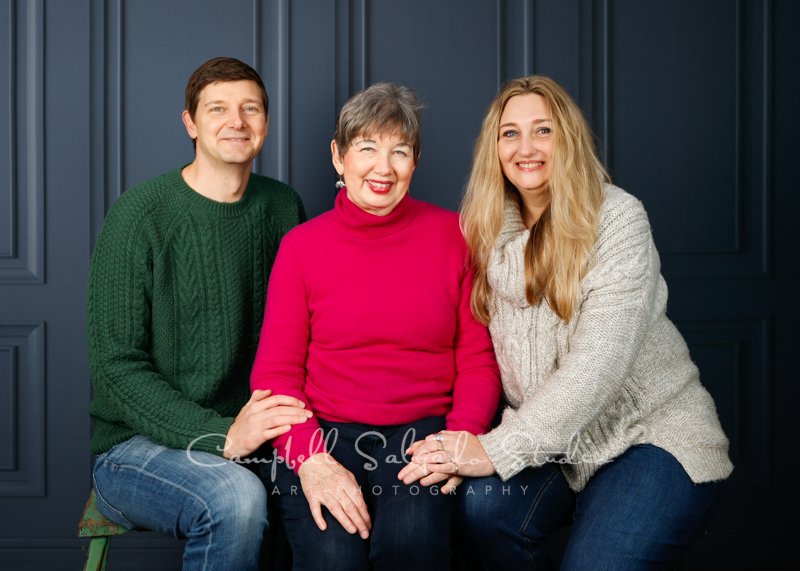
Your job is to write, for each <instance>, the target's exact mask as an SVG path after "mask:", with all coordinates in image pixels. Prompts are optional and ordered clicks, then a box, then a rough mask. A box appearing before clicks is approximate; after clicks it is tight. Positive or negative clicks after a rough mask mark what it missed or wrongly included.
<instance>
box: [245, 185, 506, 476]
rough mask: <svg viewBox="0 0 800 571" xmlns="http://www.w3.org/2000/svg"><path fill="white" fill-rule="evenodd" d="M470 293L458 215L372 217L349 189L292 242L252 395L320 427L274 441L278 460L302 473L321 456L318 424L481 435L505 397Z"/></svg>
mask: <svg viewBox="0 0 800 571" xmlns="http://www.w3.org/2000/svg"><path fill="white" fill-rule="evenodd" d="M471 289H472V271H471V270H470V268H469V267H468V254H467V248H466V245H465V243H464V240H463V237H462V235H461V231H460V229H459V227H458V215H457V214H456V213H454V212H450V211H447V210H443V209H441V208H439V207H436V206H433V205H430V204H427V203H424V202H420V201H418V200H415V199H413V198H411V197H410V196H406V197H405V198H404V199H403V200H402V201H401V202H400V203H399V204H398V205H397V206H396V207H395V209H394V210H393V211H392V212H390V213H389V214H388V215H386V216H375V215H373V214H369V213H367V212H364V211H363V210H361V209H360V208H359V207H358V206H356V205H355V204H353V203H352V202H351V201H350V200H349V199H348V198H347V194H346V189H343V190H342V191H340V193H339V195H338V196H337V197H336V205H335V207H334V209H333V210H331V211H329V212H326V213H324V214H322V215H321V216H318V217H317V218H315V219H313V220H311V221H309V222H307V223H305V224H302V225H301V226H298V227H296V228H295V229H294V230H292V231H290V232H289V233H288V234H287V235H286V236H285V237H284V239H283V242H282V243H281V246H280V250H279V251H278V256H277V260H276V261H275V266H274V267H273V269H272V274H271V277H270V282H269V290H268V294H267V304H266V311H265V313H264V324H263V326H262V330H261V337H260V340H259V346H258V353H257V354H256V359H255V363H254V365H253V372H252V375H251V378H250V386H251V389H253V390H255V389H272V391H273V392H274V393H275V394H284V395H291V396H294V397H296V398H298V399H300V400H302V401H304V402H305V403H306V406H307V407H308V408H309V409H310V410H312V411H313V412H314V414H315V415H316V416H315V417H313V418H311V419H310V420H309V421H308V422H306V423H304V424H300V425H295V426H293V427H292V429H291V430H290V431H289V432H288V433H287V434H285V435H283V436H281V437H279V438H276V439H275V440H274V441H273V445H274V446H275V447H276V449H277V451H278V454H279V456H281V457H282V458H284V459H285V460H287V461H288V462H289V466H290V467H292V468H294V469H295V470H297V469H298V468H299V467H300V465H301V464H302V463H303V461H304V460H306V459H307V458H308V457H309V456H310V455H311V454H313V453H316V452H320V451H323V449H322V447H321V446H320V445H319V440H320V439H319V437H317V438H316V439H314V440H313V441H312V438H313V435H314V432H315V431H316V430H317V429H318V428H319V425H318V424H317V422H316V418H317V417H319V418H322V419H324V420H329V421H333V422H352V423H359V424H366V425H377V426H386V425H395V424H405V423H410V422H413V421H416V420H419V419H422V418H425V417H428V416H446V422H447V428H448V429H449V430H468V431H470V432H472V433H475V434H480V433H483V432H486V431H487V430H488V429H489V424H490V422H491V420H492V417H493V415H494V412H495V410H496V408H497V403H498V399H499V397H500V390H501V389H500V381H499V373H498V369H497V363H496V361H495V357H494V352H493V350H492V343H491V340H490V338H489V334H488V332H487V330H486V328H485V327H484V326H483V325H481V324H480V323H479V322H477V321H475V319H474V317H473V316H472V313H471V311H470V292H471ZM424 436H426V435H424V434H423V435H419V437H420V438H423V437H424Z"/></svg>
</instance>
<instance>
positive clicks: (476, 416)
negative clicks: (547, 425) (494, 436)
mask: <svg viewBox="0 0 800 571" xmlns="http://www.w3.org/2000/svg"><path fill="white" fill-rule="evenodd" d="M465 258H466V256H465ZM473 277H474V272H473V271H472V269H471V267H469V265H468V264H467V263H465V270H464V275H463V277H462V279H461V288H460V299H459V306H458V325H457V332H456V339H455V360H456V378H455V383H454V387H453V408H452V409H451V411H450V412H449V413H448V415H447V419H446V422H447V428H448V430H466V431H469V432H471V433H473V434H483V433H484V432H486V431H487V430H489V427H490V426H491V422H492V419H493V418H494V414H495V412H496V410H497V405H498V403H499V401H500V391H501V385H500V372H499V370H498V367H497V361H496V359H495V356H494V349H493V348H492V340H491V339H490V337H489V331H488V330H487V329H486V326H484V325H483V324H482V323H480V322H479V321H477V320H476V319H475V317H474V316H473V315H472V308H471V305H470V298H471V296H472V280H473Z"/></svg>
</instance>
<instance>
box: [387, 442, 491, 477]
mask: <svg viewBox="0 0 800 571" xmlns="http://www.w3.org/2000/svg"><path fill="white" fill-rule="evenodd" d="M406 454H411V455H412V457H411V462H410V463H409V464H408V465H406V466H405V467H404V468H403V469H402V470H400V473H399V474H398V478H399V479H401V480H402V481H403V483H405V484H411V483H413V482H416V481H417V480H419V481H420V483H421V484H423V485H430V483H435V482H436V481H441V480H438V477H440V476H442V475H445V476H457V477H466V476H469V477H480V476H490V475H492V474H494V473H495V469H494V465H493V464H492V462H491V460H489V457H488V456H487V455H486V451H485V450H484V449H483V446H482V445H481V443H480V441H479V440H478V437H477V436H475V435H474V434H472V433H471V432H467V431H464V430H461V431H452V430H442V431H441V432H437V433H436V434H430V435H428V436H427V437H426V438H425V440H418V441H417V442H415V443H414V444H412V445H411V446H410V447H409V448H408V450H406ZM459 483H460V482H459ZM456 485H458V484H456Z"/></svg>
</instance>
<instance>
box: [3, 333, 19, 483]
mask: <svg viewBox="0 0 800 571" xmlns="http://www.w3.org/2000/svg"><path fill="white" fill-rule="evenodd" d="M16 365H17V351H16V347H13V346H0V472H5V471H8V470H15V469H16V467H17V440H18V434H17V411H16V404H17V383H18V382H19V375H18V374H17V366H16Z"/></svg>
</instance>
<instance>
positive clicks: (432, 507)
mask: <svg viewBox="0 0 800 571" xmlns="http://www.w3.org/2000/svg"><path fill="white" fill-rule="evenodd" d="M319 423H320V426H321V427H322V429H323V433H324V434H325V435H326V436H327V435H329V434H330V433H331V431H334V430H335V434H336V435H337V436H336V443H335V445H334V446H333V447H332V448H331V449H329V451H330V453H331V455H332V456H333V457H334V458H336V460H337V461H338V462H340V463H341V464H342V465H343V466H344V467H345V468H347V469H348V470H350V472H352V473H353V475H354V476H355V478H356V480H357V481H358V483H359V485H360V486H361V491H362V493H363V494H364V499H365V500H366V503H367V507H368V509H369V514H370V517H371V518H372V532H371V533H370V537H369V538H368V539H366V540H364V539H361V538H360V537H359V536H358V535H357V534H355V535H350V534H349V533H347V531H345V529H344V528H343V527H342V526H341V524H340V523H339V522H338V521H336V519H335V518H333V517H332V516H331V515H330V513H329V512H328V510H327V509H326V508H325V507H323V508H322V512H323V514H324V516H325V521H326V523H327V524H328V529H327V530H326V531H320V530H319V528H318V527H317V525H316V524H315V523H314V520H313V519H312V517H311V510H310V509H309V507H308V501H307V500H306V497H305V495H304V494H303V489H302V487H301V485H300V478H299V477H298V476H297V475H296V474H295V473H294V472H293V471H292V470H291V469H289V468H288V467H287V466H286V464H285V463H283V462H282V461H280V462H278V463H277V464H273V463H268V464H263V465H262V478H263V479H264V485H265V486H266V488H267V490H269V494H270V502H271V508H272V507H275V508H277V509H276V510H275V511H271V512H270V513H272V514H275V513H276V512H277V513H278V514H279V515H280V518H281V521H282V523H283V527H284V529H285V530H286V536H287V538H288V540H289V543H290V544H291V547H292V555H293V559H294V566H293V567H292V569H293V570H294V571H301V570H302V571H306V570H310V569H321V570H325V571H335V570H337V569H341V570H342V571H359V570H364V571H367V570H368V569H373V570H375V571H386V570H391V569H398V570H402V571H409V570H410V569H441V570H443V571H446V570H448V569H449V568H450V558H451V548H450V523H451V520H452V513H453V512H452V510H453V498H452V497H451V496H447V495H444V494H442V493H441V492H440V491H439V487H438V486H432V487H424V486H420V485H411V486H406V485H405V484H403V482H401V481H400V480H398V479H397V473H398V472H399V471H400V469H401V468H402V467H403V466H404V465H405V462H404V461H403V453H404V452H405V449H406V448H407V447H408V446H409V445H410V444H411V443H412V442H414V441H415V440H418V439H421V438H424V437H425V436H427V435H428V434H432V433H434V432H438V431H439V430H441V429H443V428H444V419H443V418H441V417H431V418H426V419H423V420H420V421H417V422H413V423H410V424H403V425H395V426H367V425H361V424H350V423H339V422H325V421H323V420H320V421H319ZM409 430H413V431H414V432H413V433H409ZM328 438H329V440H328V442H331V440H330V437H328Z"/></svg>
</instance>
